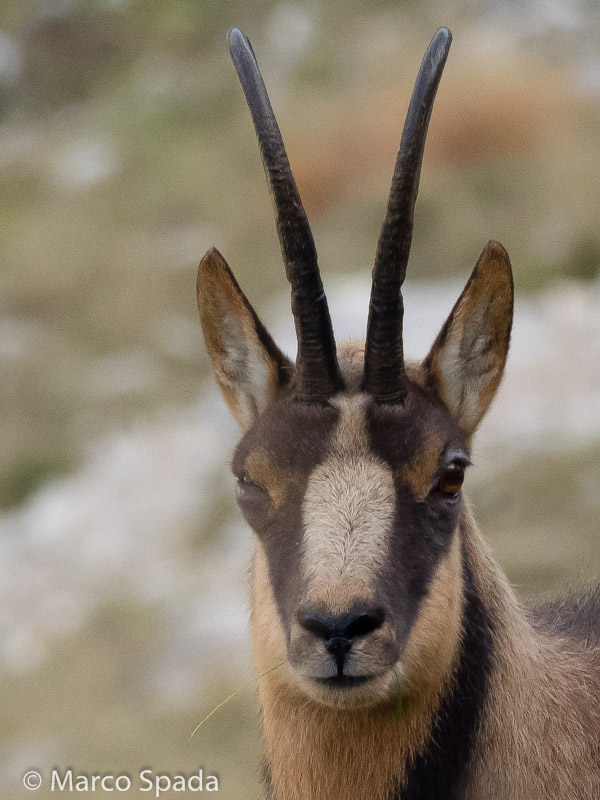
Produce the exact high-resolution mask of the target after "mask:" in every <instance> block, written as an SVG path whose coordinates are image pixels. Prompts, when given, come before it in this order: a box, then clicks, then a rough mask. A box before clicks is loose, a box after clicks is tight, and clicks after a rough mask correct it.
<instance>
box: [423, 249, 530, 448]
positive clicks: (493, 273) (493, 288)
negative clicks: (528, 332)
mask: <svg viewBox="0 0 600 800" xmlns="http://www.w3.org/2000/svg"><path fill="white" fill-rule="evenodd" d="M513 295H514V288H513V277H512V270H511V266H510V260H509V258H508V253H507V252H506V250H505V249H504V248H503V247H502V245H501V244H499V243H498V242H493V241H491V242H488V243H487V245H486V246H485V248H484V250H483V252H482V254H481V255H480V257H479V260H478V262H477V264H476V265H475V269H474V270H473V272H472V274H471V277H470V278H469V281H468V283H467V285H466V286H465V288H464V290H463V292H462V294H461V296H460V297H459V299H458V301H457V303H456V305H455V306H454V308H453V309H452V313H451V314H450V316H449V317H448V319H447V320H446V323H445V325H444V326H443V328H442V330H441V331H440V333H439V335H438V337H437V339H436V340H435V342H434V344H433V346H432V348H431V350H430V352H429V355H428V356H427V358H426V359H425V361H424V362H423V367H424V369H425V372H426V375H427V381H428V384H429V386H430V387H431V388H432V389H433V390H434V391H435V392H436V393H437V395H438V396H439V397H440V399H441V400H442V401H443V402H444V403H445V405H446V406H447V407H448V409H449V410H450V412H451V413H452V414H453V415H454V416H455V417H456V419H457V421H458V423H459V425H460V427H461V428H462V429H463V430H464V432H465V433H466V434H467V435H468V436H471V435H472V434H473V433H474V432H475V430H476V429H477V427H478V425H479V423H480V422H481V420H482V418H483V416H484V414H485V412H486V411H487V408H488V406H489V405H490V403H491V402H492V400H493V398H494V395H495V393H496V390H497V388H498V385H499V383H500V381H501V379H502V375H503V372H504V365H505V363H506V356H507V354H508V346H509V342H510V332H511V327H512V318H513Z"/></svg>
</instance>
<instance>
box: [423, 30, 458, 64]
mask: <svg viewBox="0 0 600 800" xmlns="http://www.w3.org/2000/svg"><path fill="white" fill-rule="evenodd" d="M451 44H452V34H451V33H450V30H449V29H448V28H438V29H437V31H436V32H435V33H434V34H433V38H432V39H431V42H430V43H429V47H428V48H427V49H428V51H429V52H430V53H432V55H433V56H434V60H435V61H436V62H440V61H441V62H444V61H445V60H446V58H447V57H448V53H449V51H450V45H451Z"/></svg>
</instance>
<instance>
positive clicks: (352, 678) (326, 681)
mask: <svg viewBox="0 0 600 800" xmlns="http://www.w3.org/2000/svg"><path fill="white" fill-rule="evenodd" d="M375 677H376V676H375V675H344V674H342V675H332V676H331V677H329V678H315V680H316V681H317V683H320V684H321V686H330V687H331V688H333V689H352V688H353V687H354V686H361V685H362V684H363V683H368V681H371V680H373V678H375Z"/></svg>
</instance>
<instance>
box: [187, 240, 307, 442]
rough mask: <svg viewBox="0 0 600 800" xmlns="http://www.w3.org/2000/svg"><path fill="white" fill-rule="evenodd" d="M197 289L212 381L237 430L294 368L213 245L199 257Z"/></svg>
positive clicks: (251, 419) (277, 391) (262, 407)
mask: <svg viewBox="0 0 600 800" xmlns="http://www.w3.org/2000/svg"><path fill="white" fill-rule="evenodd" d="M196 290H197V294H198V310H199V311H200V322H201V323H202V331H203V333H204V340H205V342H206V348H207V350H208V354H209V356H210V359H211V361H212V366H213V370H214V373H215V377H216V379H217V383H218V384H219V388H220V389H221V393H222V394H223V397H224V399H225V401H226V403H227V405H228V406H229V408H230V409H231V413H232V414H233V416H234V417H235V419H236V420H237V422H238V423H239V425H240V426H241V428H242V430H247V429H248V428H249V427H250V426H251V425H252V424H253V423H254V421H255V419H256V418H257V416H258V415H259V414H261V413H262V412H263V411H264V410H265V409H266V408H267V407H268V406H269V405H271V403H273V402H274V401H275V400H276V399H277V397H279V396H280V395H281V394H282V393H283V391H284V390H285V387H286V386H287V385H288V384H289V383H290V381H291V379H292V377H293V374H294V367H293V365H292V364H291V362H290V361H289V360H288V359H287V358H286V356H284V355H283V353H282V352H281V350H280V349H279V348H278V347H277V345H276V344H275V342H274V341H273V339H272V337H271V336H270V334H269V332H268V331H267V329H266V328H265V326H264V325H263V324H262V322H261V321H260V319H259V318H258V315H257V314H256V312H255V310H254V309H253V308H252V306H251V305H250V303H249V302H248V299H247V298H246V296H245V295H244V293H243V292H242V290H241V289H240V287H239V284H238V282H237V281H236V279H235V277H234V276H233V273H232V272H231V270H230V269H229V267H228V265H227V262H226V261H225V259H224V258H223V256H222V255H221V254H220V253H219V251H218V250H216V249H215V248H212V249H211V250H209V251H208V252H207V253H206V255H205V256H204V257H203V259H202V261H201V262H200V266H199V268H198V278H197V281H196Z"/></svg>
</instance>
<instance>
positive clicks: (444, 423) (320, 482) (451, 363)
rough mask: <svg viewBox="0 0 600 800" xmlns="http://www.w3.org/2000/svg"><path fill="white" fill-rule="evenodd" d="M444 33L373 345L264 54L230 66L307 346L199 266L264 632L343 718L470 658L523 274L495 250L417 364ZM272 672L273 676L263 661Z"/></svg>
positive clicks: (382, 264)
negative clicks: (419, 218) (469, 630)
mask: <svg viewBox="0 0 600 800" xmlns="http://www.w3.org/2000/svg"><path fill="white" fill-rule="evenodd" d="M450 42H451V36H450V32H449V31H448V30H446V29H445V28H441V29H440V30H439V31H438V32H437V33H436V34H435V36H434V37H433V39H432V41H431V43H430V45H429V47H428V49H427V52H426V53H425V56H424V59H423V62H422V64H421V69H420V71H419V74H418V77H417V81H416V85H415V88H414V91H413V95H412V99H411V102H410V106H409V109H408V115H407V118H406V123H405V126H404V132H403V135H402V141H401V145H400V150H399V153H398V159H397V162H396V167H395V171H394V176H393V180H392V188H391V192H390V198H389V204H388V209H387V214H386V218H385V221H384V224H383V228H382V231H381V235H380V238H379V243H378V247H377V255H376V261H375V267H374V270H373V285H372V291H371V300H370V308H369V320H368V328H367V338H366V344H365V346H364V348H363V347H362V346H358V345H344V346H342V347H341V348H340V349H339V352H338V351H337V350H336V344H335V340H334V336H333V330H332V325H331V320H330V317H329V312H328V308H327V301H326V298H325V294H324V292H323V286H322V283H321V278H320V275H319V268H318V264H317V254H316V250H315V246H314V242H313V238H312V235H311V232H310V228H309V225H308V221H307V218H306V215H305V213H304V209H303V206H302V202H301V200H300V196H299V194H298V189H297V187H296V184H295V182H294V178H293V176H292V172H291V169H290V165H289V162H288V159H287V155H286V152H285V149H284V146H283V141H282V139H281V134H280V132H279V128H278V126H277V122H276V121H275V117H274V115H273V111H272V108H271V104H270V102H269V98H268V96H267V93H266V90H265V86H264V83H263V81H262V77H261V74H260V72H259V69H258V65H257V63H256V59H255V57H254V53H253V51H252V48H251V46H250V43H249V41H248V40H247V39H246V37H245V36H244V35H243V34H242V33H241V31H239V30H237V29H235V28H234V29H233V30H232V31H231V32H230V34H229V43H230V49H231V55H232V58H233V61H234V64H235V68H236V70H237V74H238V76H239V79H240V81H241V84H242V88H243V90H244V94H245V96H246V100H247V103H248V105H249V107H250V112H251V114H252V119H253V121H254V126H255V129H256V134H257V136H258V141H259V145H260V151H261V155H262V159H263V163H264V167H265V171H266V174H267V178H268V181H269V184H270V188H271V191H272V194H273V198H274V203H275V210H276V217H277V230H278V233H279V240H280V243H281V249H282V253H283V260H284V263H285V268H286V274H287V277H288V280H289V281H290V283H291V286H292V312H293V315H294V320H295V325H296V334H297V340H298V354H297V359H296V363H295V364H294V363H292V362H291V361H290V360H289V359H288V358H286V356H284V355H283V354H282V353H281V351H280V350H279V349H278V347H277V345H276V344H275V343H274V341H273V339H272V338H271V336H270V335H269V333H268V332H267V330H266V329H265V327H264V326H263V324H262V323H261V321H260V320H259V318H258V316H257V315H256V313H255V311H254V309H253V308H252V306H251V305H250V303H249V302H248V300H247V299H246V297H245V295H244V294H243V292H242V290H241V289H240V287H239V285H238V284H237V282H236V280H235V278H234V276H233V274H232V273H231V271H230V270H229V267H228V266H227V264H226V262H225V261H224V259H223V258H222V256H221V255H220V254H219V253H218V252H217V251H216V250H214V249H213V250H210V251H209V252H208V253H207V254H206V255H205V256H204V258H203V259H202V262H201V264H200V269H199V272H198V284H197V288H198V303H199V309H200V318H201V322H202V327H203V331H204V336H205V339H206V345H207V348H208V352H209V354H210V357H211V360H212V364H213V368H214V371H215V375H216V378H217V382H218V384H219V386H220V388H221V391H222V393H223V396H224V398H225V400H226V401H227V403H228V405H229V407H230V409H231V411H232V413H233V415H234V417H235V418H236V420H237V421H238V423H239V424H240V426H241V428H242V430H243V434H244V435H243V438H242V440H241V442H240V444H239V446H238V448H237V450H236V453H235V456H234V458H233V472H234V474H235V476H236V477H237V480H238V488H237V501H238V504H239V506H240V509H241V511H242V513H243V515H244V516H245V518H246V520H247V521H248V523H249V524H250V525H251V527H252V528H253V530H254V531H255V534H256V556H255V561H254V584H253V621H252V622H253V632H254V642H255V650H256V652H257V654H258V658H259V662H262V666H263V667H264V668H267V667H268V666H270V665H272V664H275V663H277V661H279V660H282V659H287V661H288V662H289V665H288V667H287V668H286V671H285V675H286V677H285V679H284V680H285V681H286V682H287V689H288V690H290V691H292V690H296V691H298V692H300V693H303V695H304V696H308V697H310V698H312V699H313V700H315V701H317V702H319V703H323V704H325V705H335V706H340V707H351V706H357V705H369V704H372V703H375V702H377V701H378V700H380V699H381V698H383V697H386V696H389V694H390V692H392V691H394V688H395V686H396V680H397V676H399V677H400V680H401V681H402V683H403V685H404V688H405V690H406V691H407V692H409V691H411V687H416V686H418V685H419V683H420V682H422V681H424V680H425V681H426V680H429V679H430V680H432V681H433V680H435V673H436V670H437V669H438V668H439V669H444V668H445V667H446V666H447V665H448V663H450V662H451V660H452V658H453V647H454V646H455V642H456V638H457V637H456V635H454V636H453V635H451V633H452V629H453V628H454V634H456V633H457V631H456V630H455V628H456V626H458V625H459V624H460V623H459V618H460V604H461V597H462V595H461V591H462V563H461V548H460V544H459V542H458V539H459V537H460V522H461V518H462V516H463V514H464V513H465V506H464V501H463V499H462V496H461V485H462V482H463V476H464V471H465V468H466V467H467V465H468V464H469V451H470V442H471V437H472V434H473V433H474V431H475V430H476V428H477V426H478V425H479V422H480V421H481V419H482V417H483V415H484V413H485V411H486V409H487V407H488V406H489V404H490V402H491V400H492V398H493V396H494V393H495V391H496V389H497V387H498V384H499V382H500V379H501V377H502V372H503V369H504V364H505V360H506V355H507V351H508V343H509V337H510V329H511V322H512V306H513V287H512V275H511V268H510V263H509V260H508V256H507V254H506V252H505V250H504V249H503V247H502V246H501V245H499V244H497V243H495V242H489V243H488V244H487V245H486V247H485V249H484V250H483V253H482V254H481V257H480V258H479V261H478V262H477V265H476V266H475V269H474V270H473V273H472V275H471V277H470V279H469V281H468V283H467V285H466V287H465V289H464V291H463V293H462V294H461V296H460V298H459V299H458V301H457V303H456V305H455V306H454V309H453V310H452V312H451V314H450V316H449V318H448V320H447V322H446V323H445V325H444V327H443V328H442V330H441V332H440V334H439V335H438V337H437V339H436V340H435V342H434V344H433V346H432V348H431V351H430V353H429V355H428V356H427V358H426V359H425V360H424V362H423V363H422V364H410V363H405V360H404V351H403V343H402V317H403V304H402V294H401V287H402V283H403V281H404V277H405V273H406V266H407V262H408V255H409V250H410V244H411V238H412V228H413V211H414V205H415V200H416V196H417V189H418V184H419V175H420V170H421V162H422V157H423V150H424V145H425V136H426V132H427V127H428V123H429V118H430V115H431V110H432V106H433V101H434V97H435V93H436V90H437V87H438V83H439V80H440V77H441V74H442V70H443V67H444V64H445V61H446V57H447V54H448V50H449V47H450ZM260 665H261V663H259V666H260Z"/></svg>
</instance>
